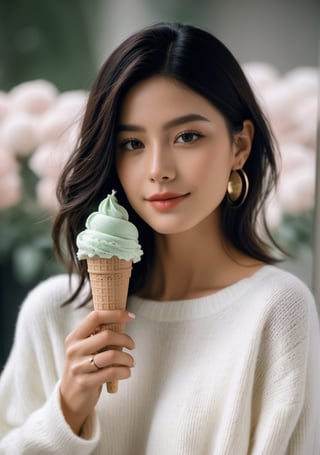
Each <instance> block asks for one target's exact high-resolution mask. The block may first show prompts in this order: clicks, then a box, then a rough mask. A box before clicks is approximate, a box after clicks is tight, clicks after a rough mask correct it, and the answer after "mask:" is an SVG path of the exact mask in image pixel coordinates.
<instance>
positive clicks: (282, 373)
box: [249, 277, 320, 455]
mask: <svg viewBox="0 0 320 455" xmlns="http://www.w3.org/2000/svg"><path fill="white" fill-rule="evenodd" d="M286 278H287V279H288V277H286ZM289 280H290V277H289ZM273 286H274V284H273V283H272V282H270V288H271V290H272V288H273ZM276 289H277V290H274V291H272V299H271V301H270V309H269V312H268V315H267V317H266V318H265V320H264V325H263V328H262V332H261V341H260V349H259V352H258V357H257V365H256V372H255V383H254V389H253V398H252V434H251V448H250V450H249V453H250V455H269V454H277V455H319V453H320V452H319V450H320V444H319V437H318V433H319V423H320V422H319V409H320V382H319V374H320V351H319V346H320V340H319V324H318V315H317V312H316V309H315V305H314V301H313V297H312V296H311V294H310V293H309V291H308V290H307V289H306V288H305V286H303V285H302V284H301V283H299V282H298V281H297V280H295V279H292V282H291V283H290V281H289V282H287V283H286V286H285V287H281V286H279V283H278V284H277V288H276Z"/></svg>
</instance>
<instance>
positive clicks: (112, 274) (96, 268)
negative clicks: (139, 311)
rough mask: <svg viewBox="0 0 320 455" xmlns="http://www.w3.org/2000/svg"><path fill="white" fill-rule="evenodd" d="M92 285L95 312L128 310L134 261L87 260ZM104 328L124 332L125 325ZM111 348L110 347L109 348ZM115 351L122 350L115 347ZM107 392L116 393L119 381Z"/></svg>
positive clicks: (115, 258) (111, 383)
mask: <svg viewBox="0 0 320 455" xmlns="http://www.w3.org/2000/svg"><path fill="white" fill-rule="evenodd" d="M87 266H88V272H89V277H90V283H91V290H92V299H93V305H94V309H95V310H124V309H125V308H126V303H127V296H128V287H129V280H130V276H131V269H132V261H125V260H123V259H119V258H118V257H116V256H113V257H111V258H110V259H105V258H99V257H94V258H87ZM103 328H108V329H111V330H114V331H115V332H123V331H124V329H125V325H124V324H108V325H106V326H105V327H103ZM109 348H110V347H109ZM115 349H120V348H118V347H115ZM107 390H108V392H109V393H115V392H117V390H118V381H114V382H108V383H107Z"/></svg>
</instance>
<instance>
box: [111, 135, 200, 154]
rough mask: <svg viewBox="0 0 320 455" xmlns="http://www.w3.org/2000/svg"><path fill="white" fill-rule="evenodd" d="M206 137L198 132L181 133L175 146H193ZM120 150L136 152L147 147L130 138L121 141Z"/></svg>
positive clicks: (176, 139) (138, 140) (139, 141)
mask: <svg viewBox="0 0 320 455" xmlns="http://www.w3.org/2000/svg"><path fill="white" fill-rule="evenodd" d="M202 137H204V135H203V134H202V133H200V132H198V131H194V130H186V131H182V132H180V133H179V134H178V135H177V136H176V137H175V138H174V143H175V144H186V145H187V144H193V143H194V142H196V141H198V140H199V139H201V138H202ZM118 147H119V149H120V150H128V151H134V150H139V149H142V148H144V147H145V145H144V143H143V142H142V141H141V140H140V139H138V138H136V137H128V138H125V139H123V140H121V141H120V143H119V145H118Z"/></svg>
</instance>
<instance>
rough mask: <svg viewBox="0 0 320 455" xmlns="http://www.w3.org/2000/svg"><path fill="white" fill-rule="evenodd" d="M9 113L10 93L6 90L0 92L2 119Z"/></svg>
mask: <svg viewBox="0 0 320 455" xmlns="http://www.w3.org/2000/svg"><path fill="white" fill-rule="evenodd" d="M8 113H9V100H8V95H7V94H6V93H4V92H0V120H1V119H3V118H4V117H5V116H6V115H8Z"/></svg>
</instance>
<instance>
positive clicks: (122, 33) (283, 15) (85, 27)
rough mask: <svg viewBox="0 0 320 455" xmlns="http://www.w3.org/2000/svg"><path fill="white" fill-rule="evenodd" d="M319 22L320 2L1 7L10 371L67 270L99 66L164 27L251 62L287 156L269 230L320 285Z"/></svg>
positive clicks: (0, 218)
mask: <svg viewBox="0 0 320 455" xmlns="http://www.w3.org/2000/svg"><path fill="white" fill-rule="evenodd" d="M319 19H320V17H319V5H318V0H304V1H303V2H302V1H301V0H281V1H279V0H269V1H268V2H266V1H264V0H242V1H241V2H239V1H238V0H228V1H227V2H226V1H225V0H197V1H196V2H195V1H194V0H161V1H158V0H92V1H90V2H88V1H86V0H55V2H46V1H43V0H28V2H26V1H25V0H11V1H10V2H9V1H2V2H0V55H1V58H0V279H1V286H0V369H1V367H2V365H3V364H4V362H5V360H6V358H7V355H8V352H9V350H10V347H11V344H12V337H13V331H14V325H15V321H16V316H17V312H18V309H19V306H20V305H21V303H22V301H23V298H24V297H25V295H26V294H27V292H28V291H29V290H30V289H31V288H32V287H33V286H34V285H35V284H37V283H38V282H39V281H41V280H42V279H44V278H46V277H47V276H49V275H51V274H53V273H61V272H62V270H61V269H60V268H59V266H58V265H57V264H56V262H55V260H54V257H53V255H52V252H51V238H50V228H51V222H52V219H53V217H54V213H55V210H56V201H55V196H54V186H55V182H56V179H57V176H58V174H59V172H60V169H61V167H62V166H63V163H64V162H65V160H66V159H67V157H68V154H69V153H70V151H71V150H72V145H73V144H74V141H75V138H76V136H77V132H78V127H79V121H80V119H81V113H82V112H83V107H84V105H85V101H86V97H87V92H88V90H89V88H90V85H91V83H92V81H93V79H94V77H95V75H96V72H97V69H98V68H99V66H100V65H101V63H102V62H103V61H104V59H105V58H106V57H107V56H108V55H109V53H110V52H111V50H113V48H114V47H115V46H116V45H117V44H119V43H120V41H121V40H122V39H123V38H125V37H126V36H128V35H129V34H131V33H132V32H133V31H135V30H137V29H139V28H141V27H142V26H145V25H149V24H152V23H155V22H159V21H177V22H185V23H191V24H193V25H198V26H200V27H203V28H205V29H207V30H209V31H211V32H213V33H214V34H215V35H216V36H218V37H219V38H220V39H221V40H222V41H223V42H224V43H225V44H226V45H227V46H228V47H229V48H230V50H231V51H232V52H233V53H234V54H235V56H236V57H237V58H238V60H239V61H240V63H241V64H242V65H243V68H244V70H245V71H246V73H247V75H248V78H249V80H250V81H251V83H252V86H253V88H254V90H255V91H256V94H257V96H258V98H259V99H260V101H261V103H262V105H263V107H264V109H265V111H266V114H267V115H268V116H269V118H270V121H271V123H272V125H273V127H274V130H275V133H276V135H277V138H278V141H279V144H280V151H281V154H282V158H283V169H282V175H281V179H280V185H279V190H278V192H277V193H276V194H274V195H271V197H270V204H269V208H268V219H269V225H270V228H271V229H272V231H273V233H274V235H275V237H276V239H277V240H278V241H279V242H280V243H281V245H283V246H284V247H285V248H286V249H287V250H288V251H289V252H290V253H291V254H292V258H291V259H290V260H289V261H285V263H284V264H283V267H284V268H287V269H289V270H291V271H293V272H294V273H295V274H297V275H298V276H299V277H301V278H302V279H303V280H304V281H305V282H306V283H307V285H308V286H310V287H311V280H312V265H313V254H312V250H313V225H314V206H315V203H314V201H315V169H316V148H317V147H316V137H317V112H318V89H319V86H318V84H319V78H318V70H317V67H318V64H319ZM44 304H45V302H44Z"/></svg>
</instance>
